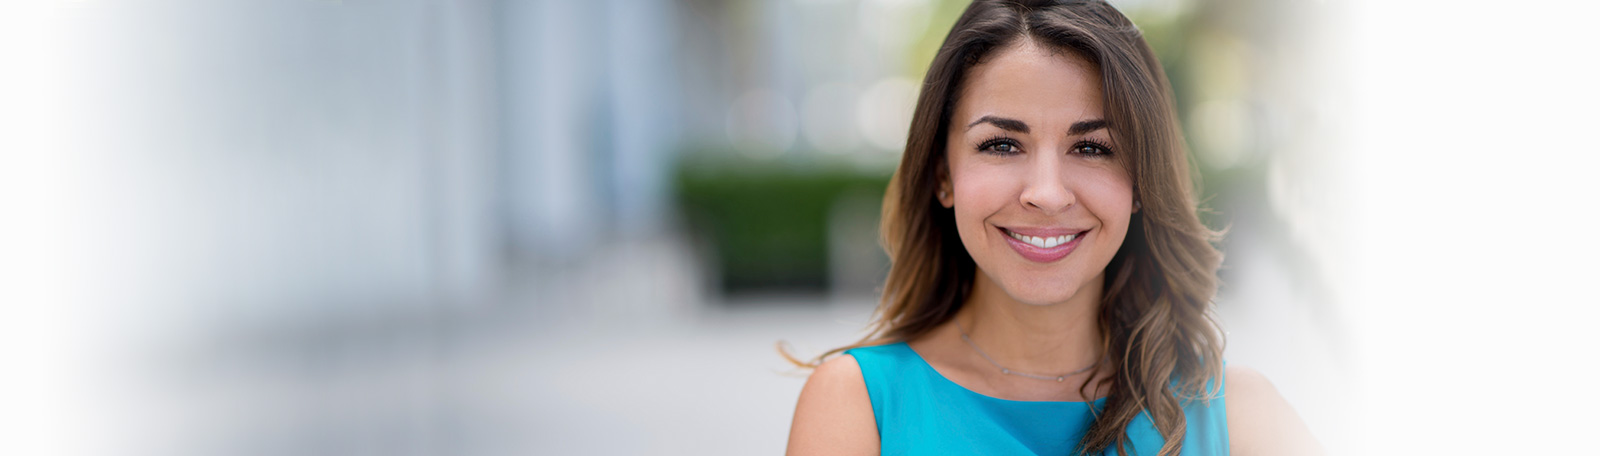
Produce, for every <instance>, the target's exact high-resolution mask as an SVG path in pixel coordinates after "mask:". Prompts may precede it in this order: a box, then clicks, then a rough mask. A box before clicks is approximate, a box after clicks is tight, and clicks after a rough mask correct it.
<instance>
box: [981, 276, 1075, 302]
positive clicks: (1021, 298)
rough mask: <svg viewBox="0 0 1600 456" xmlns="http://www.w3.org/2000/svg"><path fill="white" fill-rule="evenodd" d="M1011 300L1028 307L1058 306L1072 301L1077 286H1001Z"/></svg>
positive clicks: (1024, 284) (1036, 284)
mask: <svg viewBox="0 0 1600 456" xmlns="http://www.w3.org/2000/svg"><path fill="white" fill-rule="evenodd" d="M1001 288H1002V289H1004V290H1005V292H1006V294H1007V295H1009V296H1011V299H1014V300H1016V301H1017V302H1020V303H1023V304H1027V305H1030V306H1048V305H1054V304H1060V303H1063V302H1067V300H1069V299H1072V297H1073V296H1075V295H1077V294H1078V290H1079V289H1081V288H1082V287H1079V286H1066V285H1063V284H1061V283H1059V282H1058V283H1054V284H1043V283H1010V284H1006V285H1002V286H1001Z"/></svg>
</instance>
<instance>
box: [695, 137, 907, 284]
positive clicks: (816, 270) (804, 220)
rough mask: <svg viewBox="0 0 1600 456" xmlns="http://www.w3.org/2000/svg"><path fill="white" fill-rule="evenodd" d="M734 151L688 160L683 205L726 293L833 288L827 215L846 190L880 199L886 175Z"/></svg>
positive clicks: (703, 155)
mask: <svg viewBox="0 0 1600 456" xmlns="http://www.w3.org/2000/svg"><path fill="white" fill-rule="evenodd" d="M741 157H742V155H738V154H734V153H703V154H698V155H696V156H695V157H693V158H691V159H688V160H685V161H684V162H683V164H682V166H680V168H679V171H678V173H677V176H676V182H675V186H676V192H677V197H678V202H679V205H680V208H681V209H682V210H683V212H684V215H686V216H687V219H688V222H689V226H690V229H691V230H692V232H693V233H694V235H695V237H696V238H697V241H699V242H708V243H710V244H711V246H712V247H713V250H714V251H715V257H714V258H713V261H715V263H716V264H717V266H718V269H719V270H720V278H721V283H722V290H723V291H724V292H726V293H740V292H749V291H771V290H802V291H819V290H822V289H825V288H826V287H827V286H828V242H829V239H828V218H829V214H830V211H831V210H832V208H833V205H834V203H835V202H836V201H837V200H838V199H839V197H840V196H841V195H844V194H847V193H848V194H856V195H859V194H863V193H866V194H870V195H877V196H879V197H880V199H881V196H882V194H883V191H884V189H885V188H886V187H887V186H888V175H887V174H885V173H882V172H877V171H862V170H859V169H856V168H852V167H850V166H845V165H842V164H827V163H820V162H815V161H812V162H799V163H797V162H795V161H784V160H777V159H774V160H769V161H758V160H753V159H746V158H741Z"/></svg>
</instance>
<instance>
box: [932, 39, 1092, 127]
mask: <svg viewBox="0 0 1600 456" xmlns="http://www.w3.org/2000/svg"><path fill="white" fill-rule="evenodd" d="M1100 89H1101V87H1100V70H1099V69H1098V68H1097V67H1096V66H1095V65H1094V64H1093V63H1091V62H1089V61H1088V60H1086V59H1084V58H1082V57H1079V56H1078V55H1076V54H1073V53H1070V52H1056V51H1053V50H1051V49H1048V48H1045V47H1042V46H1039V45H1037V44H1034V43H1033V41H1032V40H1026V39H1025V40H1019V41H1018V43H1016V44H1012V45H1010V46H1007V47H1005V48H1003V49H999V50H996V51H995V53H994V54H992V55H990V56H988V58H986V59H984V60H983V61H982V62H981V63H979V64H978V65H976V66H973V67H972V68H970V69H968V70H967V74H966V78H965V80H964V81H962V85H961V95H960V97H958V98H957V102H956V107H955V110H954V111H953V114H954V115H953V117H952V119H951V122H952V123H954V124H958V125H966V124H967V122H971V121H973V120H976V119H978V118H980V117H982V116H985V115H1000V116H1003V117H1008V118H1015V119H1018V120H1022V121H1023V122H1026V123H1028V124H1029V125H1038V126H1041V127H1043V128H1046V129H1054V128H1066V126H1067V125H1070V124H1071V123H1073V122H1076V121H1080V120H1085V119H1099V118H1103V113H1102V110H1103V109H1104V101H1103V97H1104V96H1103V95H1102V94H1101V91H1100Z"/></svg>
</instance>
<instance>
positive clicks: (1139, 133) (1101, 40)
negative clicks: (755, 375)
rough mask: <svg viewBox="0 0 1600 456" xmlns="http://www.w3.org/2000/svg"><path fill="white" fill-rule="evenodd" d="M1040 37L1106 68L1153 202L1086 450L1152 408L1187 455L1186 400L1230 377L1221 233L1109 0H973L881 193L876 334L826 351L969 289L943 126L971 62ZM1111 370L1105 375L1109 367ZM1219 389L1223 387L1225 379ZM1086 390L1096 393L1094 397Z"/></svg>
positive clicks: (1120, 275)
mask: <svg viewBox="0 0 1600 456" xmlns="http://www.w3.org/2000/svg"><path fill="white" fill-rule="evenodd" d="M1022 39H1031V40H1034V42H1036V43H1038V44H1041V45H1045V46H1048V47H1050V48H1053V49H1055V50H1057V51H1062V52H1070V53H1073V54H1075V55H1078V56H1080V57H1083V58H1084V59H1086V60H1088V61H1089V62H1091V63H1093V64H1095V66H1097V67H1098V68H1099V71H1100V78H1101V83H1102V87H1103V91H1104V98H1105V103H1106V106H1105V111H1106V115H1107V121H1108V123H1109V124H1110V125H1111V126H1112V129H1111V134H1112V137H1113V140H1114V142H1115V143H1116V144H1119V145H1122V146H1123V150H1125V151H1128V152H1130V153H1125V154H1121V155H1122V156H1121V158H1120V159H1121V160H1123V164H1124V166H1125V168H1126V169H1128V170H1129V172H1130V175H1131V177H1132V179H1133V182H1134V196H1135V198H1137V200H1138V201H1140V202H1141V205H1142V210H1141V211H1139V212H1136V213H1134V214H1133V215H1132V217H1133V218H1134V219H1133V220H1131V221H1130V223H1129V228H1128V235H1127V237H1126V240H1125V241H1124V243H1123V245H1122V247H1121V248H1120V249H1119V250H1118V252H1117V254H1116V255H1115V256H1114V257H1113V258H1112V260H1111V262H1110V263H1109V264H1108V265H1107V266H1106V276H1105V280H1106V282H1105V290H1106V291H1105V293H1104V295H1103V297H1102V301H1101V303H1100V312H1099V322H1098V323H1099V327H1100V331H1101V334H1102V335H1103V339H1102V341H1101V343H1102V345H1103V347H1102V348H1104V349H1105V353H1106V354H1107V356H1108V357H1109V358H1110V360H1111V361H1112V362H1110V363H1106V364H1103V365H1101V366H1099V367H1096V368H1095V372H1094V373H1093V374H1091V375H1089V377H1088V380H1085V381H1084V383H1083V384H1082V385H1081V386H1080V387H1079V391H1080V393H1082V392H1084V391H1085V390H1087V389H1088V388H1090V386H1091V382H1093V379H1095V378H1101V380H1100V381H1099V382H1096V384H1095V389H1096V390H1099V389H1100V388H1107V391H1108V396H1107V401H1106V404H1105V407H1104V408H1103V409H1100V410H1097V411H1096V417H1095V421H1094V423H1093V424H1092V425H1091V426H1090V428H1089V431H1088V433H1087V434H1086V435H1085V436H1084V438H1083V440H1082V443H1081V444H1080V447H1079V450H1080V451H1082V452H1084V453H1098V452H1101V451H1104V450H1106V449H1108V448H1110V447H1112V446H1115V447H1116V448H1117V450H1118V453H1119V454H1127V453H1126V451H1124V446H1125V444H1126V443H1127V442H1126V440H1127V439H1126V436H1127V427H1128V424H1129V423H1130V422H1132V421H1133V419H1134V418H1135V417H1136V416H1138V414H1139V413H1140V412H1142V411H1148V412H1149V416H1150V419H1151V421H1152V422H1153V423H1154V424H1155V427H1156V429H1157V431H1158V432H1160V433H1161V436H1162V437H1164V438H1165V439H1166V443H1165V444H1164V445H1163V446H1162V448H1161V450H1160V452H1159V454H1160V455H1161V456H1166V455H1176V454H1178V452H1179V450H1180V449H1181V447H1182V442H1183V436H1184V433H1185V428H1186V423H1185V419H1184V414H1183V407H1182V402H1181V401H1183V400H1199V399H1209V398H1210V397H1212V396H1213V395H1214V394H1215V392H1214V391H1210V390H1208V388H1207V386H1206V385H1207V383H1208V382H1210V381H1211V380H1213V379H1215V380H1217V381H1219V382H1220V380H1221V378H1222V376H1221V374H1222V349H1223V345H1224V340H1223V336H1222V334H1221V331H1220V329H1219V327H1218V325H1217V322H1216V320H1215V318H1214V317H1213V314H1212V297H1213V296H1215V294H1216V291H1217V274H1216V271H1217V268H1218V267H1219V266H1220V264H1221V262H1222V253H1221V252H1220V251H1218V250H1217V249H1216V248H1215V247H1214V246H1213V245H1212V243H1213V242H1216V241H1217V240H1219V239H1220V237H1221V233H1219V232H1215V231H1212V230H1210V229H1208V228H1206V227H1205V225H1204V224H1202V223H1201V222H1200V218H1199V215H1198V212H1199V201H1198V199H1197V195H1198V194H1199V189H1198V188H1197V185H1196V183H1195V179H1193V178H1192V176H1191V173H1192V169H1191V168H1190V166H1189V161H1188V153H1187V150H1186V148H1185V147H1184V142H1183V136H1182V132H1181V130H1180V128H1179V126H1178V121H1177V114H1176V108H1175V107H1174V104H1173V95H1172V90H1171V86H1170V84H1169V83H1168V81H1167V78H1166V75H1165V73H1164V72H1163V71H1162V68H1161V63H1160V62H1159V61H1158V60H1157V59H1156V57H1155V53H1154V52H1152V51H1151V50H1150V46H1149V45H1148V44H1147V43H1145V40H1144V37H1143V36H1142V34H1141V33H1140V32H1139V29H1138V28H1137V27H1135V26H1134V25H1133V23H1132V22H1131V21H1129V20H1128V18H1127V17H1126V16H1123V15H1122V13H1121V12H1118V11H1117V10H1116V9H1115V8H1113V7H1112V6H1111V5H1109V4H1107V3H1105V2H1104V1H1102V0H1088V1H1084V0H1076V1H1073V0H1069V1H996V0H977V1H974V2H972V4H971V5H970V6H968V7H967V9H966V11H965V12H964V13H962V15H961V17H960V18H959V19H958V20H957V21H956V23H955V26H954V27H953V28H952V29H951V30H950V34H949V35H948V36H946V37H945V41H944V44H943V45H942V46H941V47H940V48H939V52H938V54H937V55H935V57H934V59H933V64H932V66H931V67H930V68H929V69H928V73H927V76H926V78H925V79H924V81H923V85H922V92H921V94H920V95H919V96H918V98H917V106H916V110H915V112H914V114H913V117H912V120H911V131H910V135H909V137H908V138H907V141H906V149H905V153H904V155H903V156H902V157H901V161H900V166H899V168H898V169H897V170H896V172H895V174H894V177H893V178H892V179H891V180H890V182H889V188H888V191H887V192H886V194H885V196H884V200H883V218H882V225H881V227H880V230H881V234H882V241H883V246H884V249H885V250H887V252H888V254H889V257H890V259H891V267H890V270H889V276H888V279H887V281H886V282H885V283H884V288H883V296H882V299H881V301H880V303H879V305H878V308H877V310H876V311H875V312H874V315H873V321H872V323H871V325H870V331H869V332H868V333H867V336H866V337H864V338H862V340H861V341H859V342H857V343H856V344H853V345H849V346H845V347H840V348H836V349H833V350H829V351H827V352H825V353H823V354H822V355H819V356H817V357H816V358H815V359H813V360H810V361H800V360H797V359H795V358H794V357H792V356H790V355H789V354H788V353H786V352H784V351H783V350H781V349H780V353H782V354H783V355H784V356H785V357H786V358H788V359H789V360H790V361H792V362H794V363H796V364H797V365H800V366H803V367H816V366H817V365H819V364H821V362H822V360H823V359H825V358H826V357H828V356H830V355H833V354H836V353H839V352H841V351H844V350H847V349H850V348H854V347H860V346H867V345H877V344H882V343H892V342H897V341H910V340H914V339H917V338H919V337H921V336H923V335H925V334H927V333H928V332H929V331H931V330H932V329H934V328H935V327H937V326H939V325H941V324H943V323H944V322H946V321H948V320H950V319H951V318H952V317H954V316H955V314H956V312H957V311H958V310H960V309H961V306H962V304H963V303H964V301H965V300H966V298H967V295H968V293H969V292H971V290H972V282H973V274H974V272H975V271H976V264H975V263H974V262H973V260H972V257H971V256H970V255H969V254H968V253H967V251H966V249H965V247H963V245H962V244H961V240H960V238H959V236H958V235H957V233H956V224H955V219H954V215H953V213H952V212H950V211H948V210H946V209H945V208H944V207H943V206H940V205H939V203H938V200H937V199H935V196H934V193H935V191H937V187H938V184H939V177H938V176H939V174H938V172H939V169H940V167H941V166H943V164H944V162H945V160H946V156H945V153H946V146H947V145H946V144H945V143H946V133H947V127H948V125H949V123H950V117H951V113H952V111H953V110H954V107H955V105H956V101H957V100H956V97H957V96H958V95H959V94H960V93H961V90H960V89H961V83H962V79H963V77H964V76H966V73H967V71H968V70H969V69H970V68H972V67H973V66H975V65H977V64H979V63H981V62H982V61H984V59H985V58H986V57H988V56H990V55H991V54H992V53H993V52H994V51H996V50H999V49H1003V48H1005V47H1006V46H1008V45H1010V44H1013V43H1015V42H1016V41H1018V40H1022ZM1101 374H1107V375H1104V376H1102V375H1101ZM1218 386H1219V387H1220V385H1218ZM1085 397H1087V394H1085Z"/></svg>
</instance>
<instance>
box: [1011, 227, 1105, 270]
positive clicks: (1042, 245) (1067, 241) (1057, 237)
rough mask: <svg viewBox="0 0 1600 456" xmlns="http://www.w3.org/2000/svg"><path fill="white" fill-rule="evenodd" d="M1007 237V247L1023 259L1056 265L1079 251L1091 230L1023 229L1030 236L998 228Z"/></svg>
mask: <svg viewBox="0 0 1600 456" xmlns="http://www.w3.org/2000/svg"><path fill="white" fill-rule="evenodd" d="M995 228H998V229H999V230H1000V232H1001V233H1003V234H1005V235H1006V239H1005V241H1006V245H1008V246H1011V250H1013V251H1016V252H1017V255H1021V256H1022V258H1023V259H1026V260H1028V261H1032V262H1034V263H1054V262H1056V261H1057V260H1060V259H1062V258H1066V257H1067V255H1070V254H1072V252H1073V251H1074V250H1077V249H1078V244H1082V243H1083V237H1084V236H1086V235H1088V233H1089V230H1083V231H1077V232H1073V231H1075V230H1072V229H1060V228H1025V229H1021V231H1024V232H1026V233H1028V234H1024V233H1018V232H1016V231H1011V230H1010V229H1008V228H1003V227H998V226H996V227H995Z"/></svg>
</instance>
